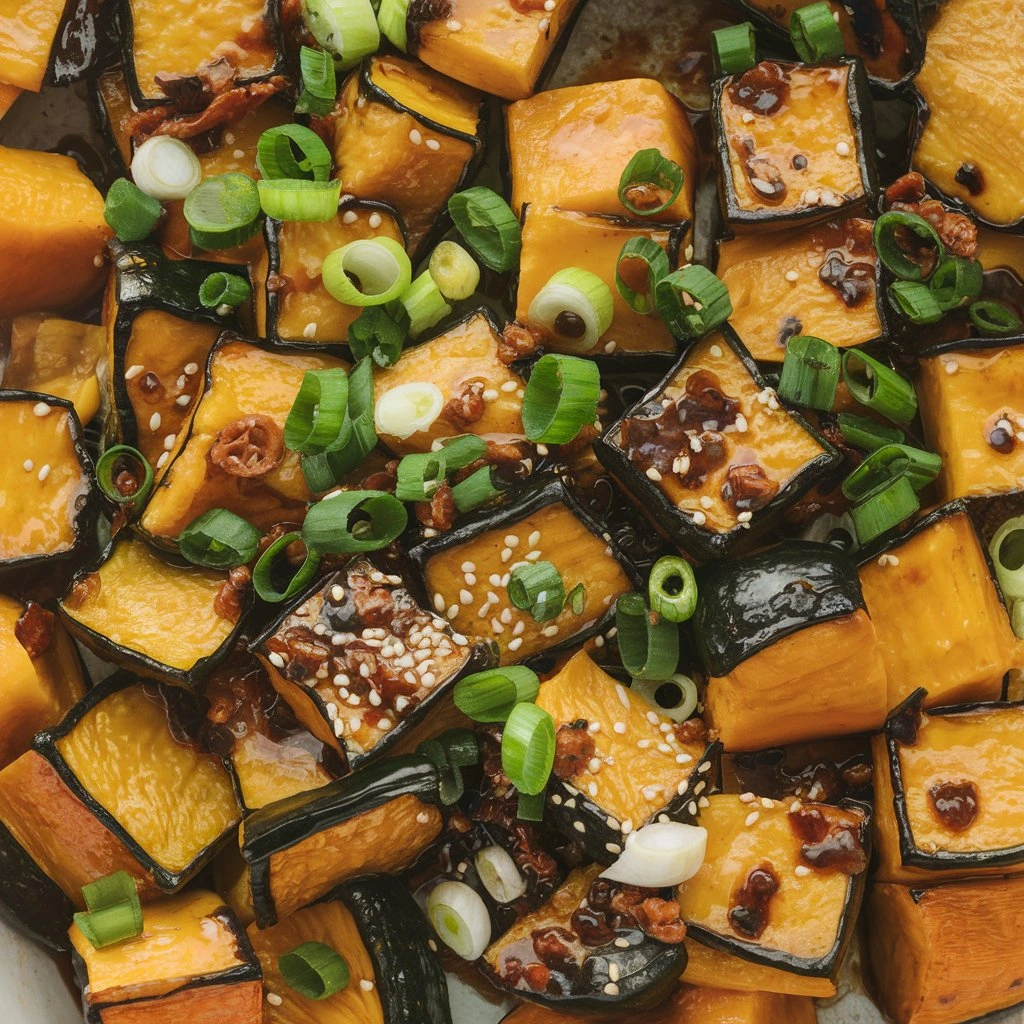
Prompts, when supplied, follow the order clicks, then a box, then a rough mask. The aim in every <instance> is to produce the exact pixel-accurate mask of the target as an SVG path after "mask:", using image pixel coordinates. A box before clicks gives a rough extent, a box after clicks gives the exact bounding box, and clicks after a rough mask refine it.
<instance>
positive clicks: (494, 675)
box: [453, 665, 540, 722]
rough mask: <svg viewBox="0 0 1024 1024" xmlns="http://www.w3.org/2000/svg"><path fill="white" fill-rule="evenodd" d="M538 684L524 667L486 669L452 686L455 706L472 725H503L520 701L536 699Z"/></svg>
mask: <svg viewBox="0 0 1024 1024" xmlns="http://www.w3.org/2000/svg"><path fill="white" fill-rule="evenodd" d="M539 692H540V681H539V680H538V678H537V673H536V672H534V671H533V670H532V669H529V668H527V667H526V666H525V665H508V666H505V667H504V668H490V669H485V670H484V671H483V672H474V673H473V674H472V675H469V676H464V677H463V678H462V679H460V680H459V681H458V682H457V683H456V684H455V692H454V696H453V700H454V701H455V706H456V707H457V708H458V709H459V710H460V711H461V712H462V713H463V714H464V715H465V716H466V717H467V718H472V719H473V721H474V722H504V721H505V719H506V718H508V716H509V715H510V714H511V713H512V709H513V708H514V707H515V706H516V705H517V704H519V703H521V702H522V701H533V700H536V699H537V694H538V693H539Z"/></svg>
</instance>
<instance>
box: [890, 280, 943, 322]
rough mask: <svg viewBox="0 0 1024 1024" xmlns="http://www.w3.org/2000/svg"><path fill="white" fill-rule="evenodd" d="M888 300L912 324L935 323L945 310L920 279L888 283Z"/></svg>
mask: <svg viewBox="0 0 1024 1024" xmlns="http://www.w3.org/2000/svg"><path fill="white" fill-rule="evenodd" d="M932 280H934V275H933V278H932ZM889 302H890V303H891V304H892V307H893V309H895V310H896V311H897V312H899V313H902V314H903V316H905V317H906V318H907V319H908V320H909V321H910V322H911V323H913V324H936V323H938V322H939V321H940V320H941V319H942V316H943V313H944V312H945V311H944V310H943V308H942V307H941V306H940V305H939V303H938V302H937V301H936V299H935V295H934V294H933V292H932V290H931V289H930V288H929V287H928V285H926V284H922V283H921V282H920V281H894V282H893V283H892V284H891V285H889Z"/></svg>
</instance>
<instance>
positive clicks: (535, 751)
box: [501, 701, 555, 796]
mask: <svg viewBox="0 0 1024 1024" xmlns="http://www.w3.org/2000/svg"><path fill="white" fill-rule="evenodd" d="M554 761H555V723H554V721H553V720H552V718H551V716H550V715H549V714H548V713H547V712H546V711H545V710H544V709H543V708H539V707H537V705H536V704H531V703H529V702H526V701H522V702H520V703H519V704H516V706H515V707H514V708H512V710H511V712H510V713H509V716H508V718H507V719H506V720H505V727H504V729H503V730H502V734H501V767H502V770H503V771H504V772H505V774H506V775H507V776H508V777H509V780H510V781H511V782H512V785H513V786H515V787H516V789H517V790H519V792H520V793H526V794H527V795H528V796H533V795H534V794H536V793H541V792H543V790H544V787H545V786H547V784H548V779H549V777H550V776H551V767H552V765H553V764H554Z"/></svg>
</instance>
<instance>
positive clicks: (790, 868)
mask: <svg viewBox="0 0 1024 1024" xmlns="http://www.w3.org/2000/svg"><path fill="white" fill-rule="evenodd" d="M708 803H709V806H708V807H706V808H704V809H702V810H701V812H700V824H701V825H702V826H703V827H704V828H705V829H707V832H708V848H707V855H706V856H705V859H704V863H703V865H702V866H701V868H700V870H699V871H698V872H697V874H696V875H694V876H693V878H691V879H690V880H689V881H686V882H683V883H682V885H680V886H679V887H678V889H677V899H678V900H679V909H680V916H681V917H682V919H683V920H684V921H685V922H686V933H687V940H688V946H690V947H692V945H693V943H694V942H697V943H702V944H704V945H706V946H710V947H711V948H712V949H717V950H720V951H721V952H724V953H728V954H731V955H732V956H735V957H738V958H740V959H742V960H749V961H750V962H752V963H754V964H758V965H763V966H766V967H769V968H774V969H776V970H781V971H789V972H791V973H793V974H795V975H798V976H800V981H799V982H796V983H795V985H794V989H793V991H794V992H802V993H803V994H807V995H812V994H818V993H820V992H822V991H823V990H824V991H826V992H828V990H829V989H831V991H832V992H834V990H835V989H834V985H835V979H836V974H837V972H838V970H839V965H840V962H841V961H842V958H843V955H844V953H845V952H846V948H847V946H848V945H849V942H850V940H851V939H852V937H853V929H854V925H855V923H856V919H857V911H858V910H859V908H860V901H861V896H862V895H863V889H864V882H865V880H866V878H867V866H868V853H867V847H866V844H867V840H868V824H869V823H868V813H867V810H866V808H865V807H864V806H862V805H858V804H850V805H849V806H845V807H836V806H831V805H828V804H814V803H804V802H802V801H799V800H796V801H793V802H790V801H788V800H784V801H778V800H771V799H769V798H767V797H762V798H757V797H754V796H753V794H743V795H742V796H737V795H735V794H725V793H723V794H719V795H717V796H711V797H709V798H708ZM805 983H806V987H804V984H805Z"/></svg>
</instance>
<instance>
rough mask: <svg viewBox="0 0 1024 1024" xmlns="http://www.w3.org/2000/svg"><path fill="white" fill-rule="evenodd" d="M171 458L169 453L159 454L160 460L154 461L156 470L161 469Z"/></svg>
mask: <svg viewBox="0 0 1024 1024" xmlns="http://www.w3.org/2000/svg"><path fill="white" fill-rule="evenodd" d="M170 457H171V453H170V452H161V453H160V458H159V459H157V460H156V468H157V469H163V468H164V466H166V465H167V460H168V459H169V458H170Z"/></svg>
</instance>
